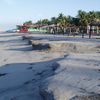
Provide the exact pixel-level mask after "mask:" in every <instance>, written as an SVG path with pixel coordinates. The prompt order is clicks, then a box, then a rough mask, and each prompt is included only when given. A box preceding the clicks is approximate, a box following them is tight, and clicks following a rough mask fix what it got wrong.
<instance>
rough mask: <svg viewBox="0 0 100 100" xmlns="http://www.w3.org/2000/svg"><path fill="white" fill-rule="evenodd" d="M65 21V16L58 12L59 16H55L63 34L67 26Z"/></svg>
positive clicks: (66, 20)
mask: <svg viewBox="0 0 100 100" xmlns="http://www.w3.org/2000/svg"><path fill="white" fill-rule="evenodd" d="M67 23H68V19H67V17H66V16H64V15H63V14H62V13H60V14H59V16H58V17H57V24H58V25H59V27H60V29H61V31H62V32H63V34H64V32H65V31H64V30H65V28H66V26H67Z"/></svg>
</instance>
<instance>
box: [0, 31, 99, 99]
mask: <svg viewBox="0 0 100 100" xmlns="http://www.w3.org/2000/svg"><path fill="white" fill-rule="evenodd" d="M22 35H23V34H19V33H4V34H0V100H43V99H44V100H69V99H71V98H73V97H75V96H80V95H91V94H100V53H99V52H98V53H97V52H93V53H63V52H48V51H44V52H43V51H42V52H40V51H37V50H32V46H30V45H28V44H27V41H25V40H24V41H23V40H22V38H21V37H22ZM73 100H74V99H73ZM75 100H78V99H77V98H76V99H75ZM84 100H85V99H84ZM98 100H99V99H98Z"/></svg>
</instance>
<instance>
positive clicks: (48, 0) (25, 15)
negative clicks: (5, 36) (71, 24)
mask: <svg viewBox="0 0 100 100" xmlns="http://www.w3.org/2000/svg"><path fill="white" fill-rule="evenodd" d="M78 10H84V11H87V12H88V11H100V0H0V30H8V29H12V28H15V27H16V25H18V24H22V23H23V22H25V21H28V20H32V21H33V22H36V21H37V20H40V19H44V18H48V19H50V18H51V17H53V16H58V14H59V13H63V14H64V15H66V16H67V15H71V16H76V15H77V12H78Z"/></svg>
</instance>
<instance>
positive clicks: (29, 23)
mask: <svg viewBox="0 0 100 100" xmlns="http://www.w3.org/2000/svg"><path fill="white" fill-rule="evenodd" d="M23 24H26V25H32V24H33V23H32V21H31V20H30V21H26V22H24V23H23Z"/></svg>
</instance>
